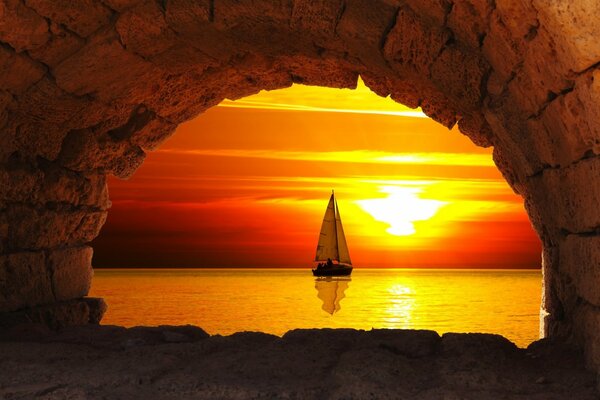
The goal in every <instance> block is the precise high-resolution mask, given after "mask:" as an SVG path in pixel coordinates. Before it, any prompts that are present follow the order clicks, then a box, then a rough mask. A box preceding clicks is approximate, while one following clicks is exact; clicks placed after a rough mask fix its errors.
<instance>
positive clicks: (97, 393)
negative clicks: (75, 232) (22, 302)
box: [0, 326, 598, 400]
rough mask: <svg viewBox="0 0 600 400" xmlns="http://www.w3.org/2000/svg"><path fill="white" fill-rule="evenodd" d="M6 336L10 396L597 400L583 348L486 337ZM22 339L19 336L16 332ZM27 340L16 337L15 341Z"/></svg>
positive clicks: (156, 330)
mask: <svg viewBox="0 0 600 400" xmlns="http://www.w3.org/2000/svg"><path fill="white" fill-rule="evenodd" d="M23 332H27V334H26V335H25V334H23V333H19V331H18V330H13V331H12V332H4V334H3V336H2V342H0V354H2V357H1V358H0V370H2V371H3V373H2V374H0V398H2V399H31V398H39V399H67V398H68V399H114V398H128V399H129V398H136V399H137V398H140V399H186V398H200V399H204V398H206V399H251V398H288V399H313V398H314V399H322V398H327V399H387V398H389V399H398V398H417V399H580V400H585V399H597V398H598V397H597V395H596V392H595V381H594V375H593V374H592V373H590V372H587V371H585V369H584V367H583V359H582V357H581V355H580V354H579V353H577V352H574V351H573V350H570V349H568V348H566V347H564V346H562V345H559V344H557V343H552V342H549V341H539V342H535V343H533V344H532V345H531V346H530V347H529V348H528V349H519V348H517V347H516V346H515V345H514V344H512V343H511V342H509V341H508V340H507V339H505V338H503V337H501V336H497V335H485V334H445V335H443V336H442V337H440V336H438V335H437V333H435V332H432V331H406V330H405V331H402V330H373V331H368V332H365V331H356V330H350V329H344V330H295V331H290V332H288V333H287V334H285V335H284V336H283V338H279V337H277V336H272V335H267V334H263V333H254V332H242V333H237V334H234V335H232V336H227V337H222V336H208V335H207V334H206V333H205V332H204V331H202V330H201V329H200V328H196V327H192V326H179V327H170V326H162V327H153V328H146V327H136V328H131V329H126V328H122V327H114V326H101V327H92V326H87V327H78V328H68V329H65V330H62V331H61V332H58V333H50V332H48V331H45V330H44V329H43V328H40V329H38V330H34V329H27V330H23ZM11 336H12V337H11ZM15 336H16V337H19V338H20V339H19V340H20V341H15V340H16V337H15Z"/></svg>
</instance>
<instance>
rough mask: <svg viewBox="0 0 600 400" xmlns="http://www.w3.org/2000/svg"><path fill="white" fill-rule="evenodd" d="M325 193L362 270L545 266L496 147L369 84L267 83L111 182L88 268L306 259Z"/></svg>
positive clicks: (301, 263)
mask: <svg viewBox="0 0 600 400" xmlns="http://www.w3.org/2000/svg"><path fill="white" fill-rule="evenodd" d="M331 189H335V191H336V195H337V198H338V204H339V208H340V214H341V217H342V221H343V223H344V228H345V229H344V230H345V232H346V236H347V241H348V245H349V248H350V255H351V257H352V260H353V264H354V265H355V266H356V267H358V268H360V267H489V268H537V267H539V263H540V251H541V250H540V243H539V240H538V239H537V237H536V236H535V234H534V232H533V231H532V229H531V226H530V224H529V221H528V220H527V216H526V215H525V212H524V210H523V205H522V200H521V199H520V198H519V197H518V196H516V195H514V194H513V193H512V191H511V190H510V188H509V187H508V185H507V184H506V183H505V182H504V180H503V178H502V177H501V175H500V173H499V172H498V170H497V169H496V167H495V166H494V165H493V163H492V160H491V150H490V149H482V148H477V147H475V145H473V144H472V143H471V142H470V141H469V140H468V139H467V138H466V137H465V136H463V135H461V134H460V133H459V132H458V130H457V129H454V130H453V131H452V132H449V131H448V130H447V129H446V128H444V127H442V126H441V125H438V124H436V123H435V122H433V121H431V120H429V119H428V118H426V117H424V116H423V114H421V113H420V111H418V110H417V111H415V110H410V109H408V108H406V107H404V106H402V105H399V104H396V103H394V102H393V101H391V100H389V99H383V98H380V97H377V96H376V95H375V94H373V93H371V92H370V91H369V90H368V89H367V88H365V87H364V85H362V83H361V84H359V88H358V89H357V90H356V91H350V90H338V89H326V88H318V87H307V86H299V85H295V86H293V87H292V88H289V89H284V90H279V91H273V92H262V93H260V94H258V95H255V96H252V97H248V98H245V99H242V100H239V101H236V102H232V101H225V102H223V103H222V104H221V105H220V106H218V107H215V108H213V109H211V110H209V111H208V112H206V113H205V114H203V115H201V116H200V117H198V118H196V119H195V120H193V121H190V122H188V123H186V124H184V125H182V126H181V127H180V128H179V129H178V131H177V132H176V134H175V135H174V136H173V137H172V138H171V139H170V140H169V141H167V142H166V143H165V144H164V145H163V146H162V147H161V148H160V149H159V150H158V151H156V152H154V153H151V154H149V155H148V157H147V159H146V161H145V163H144V165H143V166H142V167H141V168H140V169H139V170H138V171H137V173H136V174H135V176H134V177H133V178H132V179H131V180H129V181H119V180H117V179H111V180H110V181H109V190H110V196H111V200H112V202H113V207H112V210H111V212H110V213H109V218H108V222H107V224H106V225H105V227H104V229H103V231H102V232H101V234H100V237H99V238H98V239H96V240H95V241H94V243H93V245H94V248H95V256H94V265H95V266H97V267H130V266H136V267H158V266H160V267H219V266H228V267H246V266H259V267H277V266H282V267H307V268H308V267H310V265H311V260H312V258H313V257H314V251H315V247H316V241H317V238H318V234H319V228H320V224H321V220H322V218H323V213H324V211H325V207H326V205H327V201H328V196H329V194H330V192H331Z"/></svg>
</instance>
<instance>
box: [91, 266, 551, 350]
mask: <svg viewBox="0 0 600 400" xmlns="http://www.w3.org/2000/svg"><path fill="white" fill-rule="evenodd" d="M95 273H96V275H95V278H94V282H93V287H92V293H91V295H93V296H98V297H103V298H105V299H106V301H107V302H108V304H109V309H108V312H107V313H106V316H105V317H104V320H103V323H105V324H117V325H125V326H133V325H161V324H171V325H181V324H193V325H198V326H200V327H202V328H204V329H205V330H206V331H207V332H209V333H211V334H217V333H218V334H224V335H227V334H231V333H233V332H237V331H243V330H249V331H262V332H269V333H273V334H277V335H281V334H283V333H285V332H286V331H288V330H290V329H294V328H322V327H331V328H342V327H344V328H346V327H349V328H357V329H371V328H409V329H433V330H436V331H437V332H439V333H444V332H489V333H499V334H501V335H504V336H506V337H507V338H509V339H511V340H512V341H514V342H515V343H516V344H517V345H519V346H527V345H528V344H529V343H530V342H532V341H534V340H536V339H537V338H538V335H539V333H538V332H539V328H538V326H539V304H540V292H541V272H540V271H510V270H502V271H500V270H495V271H481V270H405V269H371V270H368V269H362V270H361V269H357V270H355V271H354V272H353V273H352V278H351V280H348V279H335V278H333V279H331V278H330V279H329V280H319V279H315V278H313V277H312V276H311V274H310V270H297V269H278V270H274V269H259V270H256V269H252V270H247V269H246V270H241V269H208V270H207V269H204V270H201V269H198V270H168V269H162V270H114V269H113V270H96V271H95Z"/></svg>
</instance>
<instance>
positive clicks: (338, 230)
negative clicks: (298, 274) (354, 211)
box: [315, 192, 352, 265]
mask: <svg viewBox="0 0 600 400" xmlns="http://www.w3.org/2000/svg"><path fill="white" fill-rule="evenodd" d="M328 259H331V260H332V261H337V262H339V263H342V264H350V265H351V264H352V261H350V253H349V251H348V244H347V243H346V236H345V235H344V228H343V227H342V219H341V217H340V212H339V209H338V205H337V201H336V200H335V195H334V193H333V192H332V193H331V197H330V198H329V203H328V204H327V210H325V215H324V216H323V223H322V224H321V232H320V234H319V243H318V244H317V252H316V255H315V261H317V262H318V261H327V260H328Z"/></svg>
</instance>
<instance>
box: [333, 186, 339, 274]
mask: <svg viewBox="0 0 600 400" xmlns="http://www.w3.org/2000/svg"><path fill="white" fill-rule="evenodd" d="M331 198H332V199H333V234H334V236H335V249H336V254H337V257H336V258H337V262H340V243H339V241H338V230H337V221H338V212H339V211H338V209H337V201H336V200H335V194H334V193H333V189H331Z"/></svg>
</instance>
